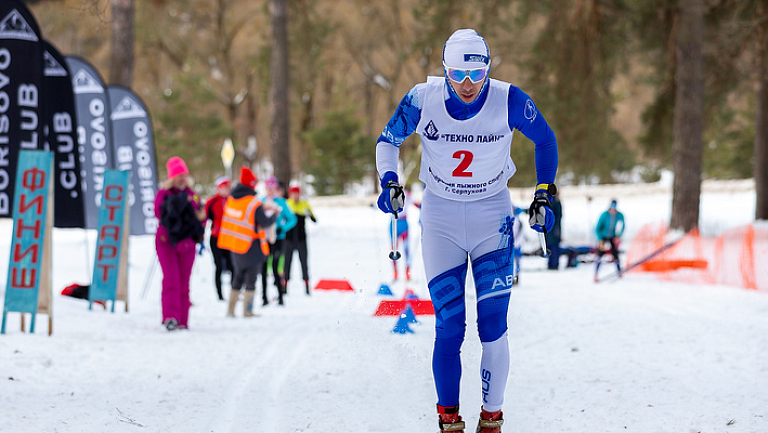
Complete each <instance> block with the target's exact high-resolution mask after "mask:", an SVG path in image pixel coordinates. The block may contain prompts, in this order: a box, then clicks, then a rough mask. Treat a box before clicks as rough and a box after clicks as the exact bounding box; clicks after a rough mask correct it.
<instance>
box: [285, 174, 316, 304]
mask: <svg viewBox="0 0 768 433" xmlns="http://www.w3.org/2000/svg"><path fill="white" fill-rule="evenodd" d="M286 202H287V203H288V207H289V208H291V211H292V212H293V213H294V215H296V220H297V222H296V225H295V226H294V227H293V228H292V229H290V230H288V233H287V234H286V235H285V242H286V246H285V265H284V270H283V272H284V273H285V285H286V287H287V286H288V280H290V279H291V263H293V252H294V251H298V253H299V261H300V262H301V277H302V279H303V280H304V289H305V290H306V292H307V295H309V263H308V262H309V259H308V258H307V228H306V220H307V218H309V219H310V220H311V221H312V222H313V223H316V222H317V218H315V215H314V214H313V213H312V207H311V206H310V205H309V203H307V201H306V200H302V199H301V188H299V186H298V185H294V186H292V187H290V188H289V189H288V200H286Z"/></svg>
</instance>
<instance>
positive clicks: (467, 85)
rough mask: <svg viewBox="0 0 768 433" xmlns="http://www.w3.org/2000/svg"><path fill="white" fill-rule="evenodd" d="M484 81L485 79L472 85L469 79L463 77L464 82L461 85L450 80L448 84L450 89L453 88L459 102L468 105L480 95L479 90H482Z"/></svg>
mask: <svg viewBox="0 0 768 433" xmlns="http://www.w3.org/2000/svg"><path fill="white" fill-rule="evenodd" d="M485 80H486V79H485V78H483V79H482V80H481V81H479V82H477V83H473V82H472V80H470V79H469V77H465V78H464V81H462V82H461V83H457V82H456V81H453V80H450V79H449V80H448V82H449V83H451V87H453V90H454V91H455V92H456V94H457V95H459V99H461V102H463V103H465V104H469V103H471V102H472V101H474V100H475V99H476V98H477V95H479V94H480V90H481V89H482V88H483V84H484V83H485Z"/></svg>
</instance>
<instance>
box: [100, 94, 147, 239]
mask: <svg viewBox="0 0 768 433" xmlns="http://www.w3.org/2000/svg"><path fill="white" fill-rule="evenodd" d="M107 94H108V95H109V101H110V103H111V104H112V107H111V108H112V109H111V114H110V119H111V120H112V134H113V137H114V143H115V168H116V169H118V170H121V171H130V172H131V180H130V206H131V218H130V221H131V234H132V235H145V234H154V233H155V232H156V231H157V218H155V194H156V193H157V161H156V157H155V140H154V136H153V133H152V122H151V120H150V118H149V112H148V111H147V109H146V106H145V105H144V103H143V102H142V101H141V99H140V98H139V97H138V96H136V94H135V93H133V92H132V91H131V90H130V89H127V88H125V87H121V86H109V87H107Z"/></svg>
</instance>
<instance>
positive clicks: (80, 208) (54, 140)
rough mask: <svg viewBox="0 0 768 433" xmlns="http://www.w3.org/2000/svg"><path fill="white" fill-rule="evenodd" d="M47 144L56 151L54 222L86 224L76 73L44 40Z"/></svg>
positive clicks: (44, 129)
mask: <svg viewBox="0 0 768 433" xmlns="http://www.w3.org/2000/svg"><path fill="white" fill-rule="evenodd" d="M43 89H44V92H43V97H42V101H41V102H42V107H43V110H42V111H43V119H44V121H45V123H44V125H43V134H44V145H43V147H44V148H45V149H46V150H51V151H53V164H54V177H53V178H54V189H53V194H54V200H53V204H54V212H53V226H54V227H68V228H85V203H84V202H83V190H82V184H81V182H80V148H79V146H78V145H77V115H76V114H75V94H74V92H73V91H72V77H71V75H70V74H69V69H68V68H67V64H66V61H65V60H64V57H63V56H62V55H61V54H60V53H59V51H58V50H57V49H56V47H54V46H53V45H51V44H50V43H48V42H47V41H43Z"/></svg>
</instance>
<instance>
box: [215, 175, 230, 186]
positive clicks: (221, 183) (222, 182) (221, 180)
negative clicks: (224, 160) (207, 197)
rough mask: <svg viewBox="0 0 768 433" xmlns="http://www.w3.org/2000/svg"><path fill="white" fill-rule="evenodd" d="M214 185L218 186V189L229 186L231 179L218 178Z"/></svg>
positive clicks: (225, 177)
mask: <svg viewBox="0 0 768 433" xmlns="http://www.w3.org/2000/svg"><path fill="white" fill-rule="evenodd" d="M213 184H214V185H216V188H218V187H220V186H224V185H229V184H230V181H229V177H227V176H219V177H217V178H216V180H215V181H213Z"/></svg>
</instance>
